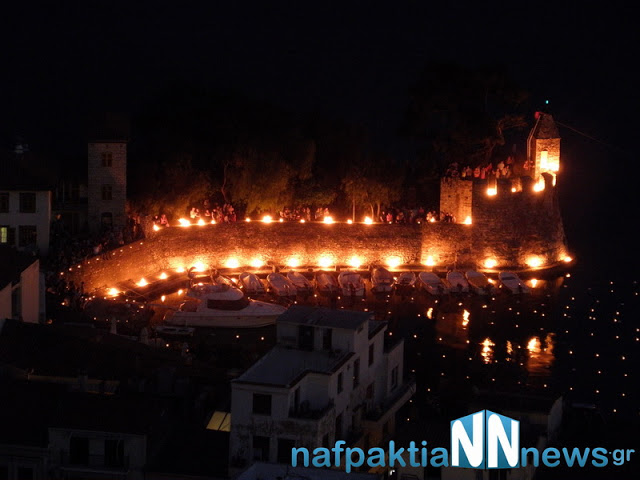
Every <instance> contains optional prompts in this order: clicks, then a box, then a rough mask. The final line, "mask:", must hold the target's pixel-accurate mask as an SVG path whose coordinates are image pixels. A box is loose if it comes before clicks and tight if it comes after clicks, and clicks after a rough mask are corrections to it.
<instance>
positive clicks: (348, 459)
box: [344, 447, 364, 473]
mask: <svg viewBox="0 0 640 480" xmlns="http://www.w3.org/2000/svg"><path fill="white" fill-rule="evenodd" d="M354 453H357V454H358V460H356V461H355V462H354V461H353V458H352V455H353V454H354ZM344 456H345V464H346V467H345V472H347V473H351V467H356V468H357V467H361V466H362V464H363V463H364V452H363V451H362V449H361V448H359V447H355V448H347V450H346V451H345V452H344Z"/></svg>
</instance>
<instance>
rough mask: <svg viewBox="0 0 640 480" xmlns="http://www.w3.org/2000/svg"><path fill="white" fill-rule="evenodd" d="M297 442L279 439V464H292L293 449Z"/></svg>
mask: <svg viewBox="0 0 640 480" xmlns="http://www.w3.org/2000/svg"><path fill="white" fill-rule="evenodd" d="M295 446H296V442H295V440H291V439H289V438H279V439H278V460H277V461H278V463H284V464H285V465H289V464H290V463H291V449H292V448H295Z"/></svg>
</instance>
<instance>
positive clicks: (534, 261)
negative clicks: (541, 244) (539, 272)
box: [527, 255, 544, 268]
mask: <svg viewBox="0 0 640 480" xmlns="http://www.w3.org/2000/svg"><path fill="white" fill-rule="evenodd" d="M543 263H544V262H543V259H542V258H541V257H538V256H536V255H531V256H530V257H529V258H527V265H528V266H529V267H531V268H538V267H541V266H542V265H543Z"/></svg>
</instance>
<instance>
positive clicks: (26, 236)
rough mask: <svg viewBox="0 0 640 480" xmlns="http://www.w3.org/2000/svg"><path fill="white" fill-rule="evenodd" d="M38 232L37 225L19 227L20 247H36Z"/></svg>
mask: <svg viewBox="0 0 640 480" xmlns="http://www.w3.org/2000/svg"><path fill="white" fill-rule="evenodd" d="M37 236H38V230H37V229H36V226H35V225H20V226H19V227H18V246H19V247H27V246H29V245H36V240H37Z"/></svg>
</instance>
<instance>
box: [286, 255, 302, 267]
mask: <svg viewBox="0 0 640 480" xmlns="http://www.w3.org/2000/svg"><path fill="white" fill-rule="evenodd" d="M287 265H288V266H289V267H291V268H296V267H299V266H300V258H299V257H289V258H288V259H287Z"/></svg>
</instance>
